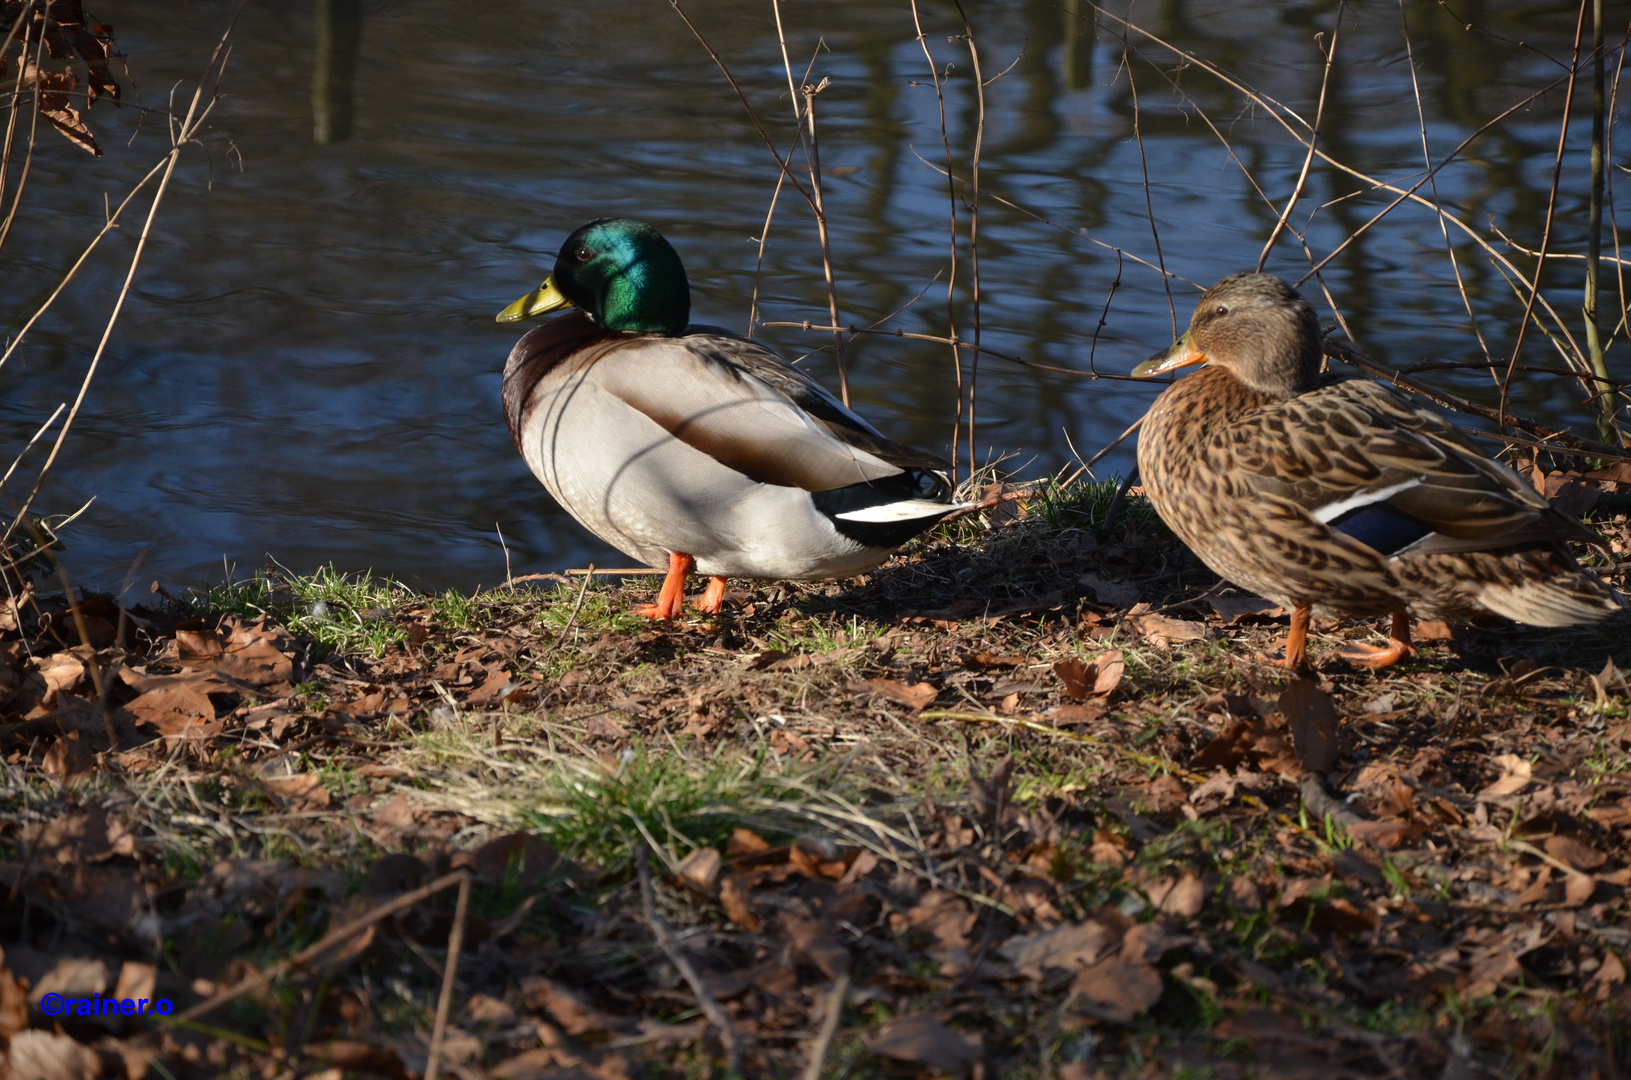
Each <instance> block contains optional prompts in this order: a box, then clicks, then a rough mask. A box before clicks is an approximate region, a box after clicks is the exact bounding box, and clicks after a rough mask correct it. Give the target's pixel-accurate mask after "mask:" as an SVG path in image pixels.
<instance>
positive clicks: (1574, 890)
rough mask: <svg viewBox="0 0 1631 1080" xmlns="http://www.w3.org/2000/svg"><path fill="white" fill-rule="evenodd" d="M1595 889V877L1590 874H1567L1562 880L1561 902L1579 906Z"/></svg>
mask: <svg viewBox="0 0 1631 1080" xmlns="http://www.w3.org/2000/svg"><path fill="white" fill-rule="evenodd" d="M1596 891H1597V879H1596V878H1594V877H1592V876H1591V875H1590V874H1569V875H1568V876H1567V877H1566V878H1564V880H1563V903H1564V904H1566V905H1567V906H1569V907H1579V906H1580V905H1581V904H1584V903H1586V902H1587V901H1589V900H1590V899H1591V897H1592V894H1593V893H1595V892H1596Z"/></svg>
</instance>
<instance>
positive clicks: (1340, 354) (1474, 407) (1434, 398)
mask: <svg viewBox="0 0 1631 1080" xmlns="http://www.w3.org/2000/svg"><path fill="white" fill-rule="evenodd" d="M1325 355H1326V356H1329V357H1331V358H1332V359H1333V360H1341V361H1342V362H1343V363H1345V364H1351V365H1352V366H1354V367H1356V368H1358V369H1359V370H1360V371H1363V372H1364V373H1365V374H1367V375H1371V376H1374V377H1376V378H1378V379H1383V380H1385V381H1387V382H1389V383H1391V384H1393V385H1396V386H1402V387H1404V388H1405V389H1406V390H1409V391H1411V392H1413V393H1417V394H1420V395H1421V396H1422V397H1424V398H1426V399H1427V400H1429V401H1431V402H1433V403H1434V404H1436V405H1439V406H1441V407H1443V408H1446V409H1454V410H1455V411H1456V412H1463V413H1467V414H1468V415H1470V416H1477V417H1480V418H1481V419H1484V420H1489V421H1492V422H1495V423H1498V424H1505V425H1506V426H1508V427H1514V428H1517V429H1518V430H1520V431H1527V432H1530V433H1531V434H1534V435H1537V436H1539V437H1540V438H1541V439H1544V440H1546V441H1547V442H1548V443H1551V444H1552V445H1551V446H1543V447H1542V449H1556V450H1557V452H1559V453H1578V454H1592V455H1594V456H1596V457H1604V458H1612V459H1613V460H1615V461H1631V452H1627V451H1625V450H1623V449H1621V448H1619V447H1615V446H1609V445H1607V444H1605V443H1600V442H1595V441H1593V440H1591V439H1582V438H1580V437H1579V436H1577V435H1574V434H1572V433H1570V432H1567V431H1554V430H1550V429H1548V428H1546V427H1544V426H1542V425H1541V424H1537V423H1535V422H1534V421H1532V420H1525V419H1524V418H1522V417H1521V416H1518V415H1516V414H1513V413H1508V414H1507V415H1506V416H1505V418H1504V419H1503V418H1502V417H1501V415H1500V414H1499V413H1498V412H1497V411H1496V410H1494V409H1491V408H1489V407H1488V406H1485V405H1480V404H1478V403H1477V402H1475V401H1468V400H1467V399H1466V398H1460V397H1456V396H1455V395H1454V394H1448V393H1445V392H1444V391H1442V390H1437V389H1434V388H1433V387H1430V386H1426V385H1423V384H1422V383H1419V382H1417V381H1416V380H1415V379H1412V378H1411V377H1410V376H1409V375H1406V374H1405V373H1404V372H1402V371H1398V370H1396V369H1394V368H1390V367H1388V366H1387V365H1386V364H1382V363H1378V362H1377V361H1375V360H1373V359H1371V358H1370V357H1368V356H1366V355H1365V354H1364V353H1362V352H1360V351H1359V350H1358V349H1352V348H1349V347H1348V346H1346V345H1344V344H1342V343H1341V342H1339V341H1333V340H1331V339H1330V338H1326V339H1325ZM1492 437H1493V436H1492ZM1499 437H1500V438H1502V439H1510V440H1511V441H1513V442H1517V443H1523V444H1524V445H1533V444H1531V443H1528V442H1526V441H1525V440H1522V439H1518V438H1514V437H1513V436H1510V435H1501V436H1499Z"/></svg>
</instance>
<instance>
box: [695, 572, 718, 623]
mask: <svg viewBox="0 0 1631 1080" xmlns="http://www.w3.org/2000/svg"><path fill="white" fill-rule="evenodd" d="M724 604H725V579H724V578H722V577H713V578H709V579H708V588H707V590H706V591H705V592H704V593H703V594H702V599H701V600H698V601H697V605H696V607H697V610H698V611H700V612H702V613H703V614H704V615H717V614H719V609H720V608H721V607H723V606H724Z"/></svg>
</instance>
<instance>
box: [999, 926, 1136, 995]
mask: <svg viewBox="0 0 1631 1080" xmlns="http://www.w3.org/2000/svg"><path fill="white" fill-rule="evenodd" d="M1116 936H1117V935H1116V932H1115V931H1114V930H1112V929H1110V928H1109V927H1107V926H1105V925H1104V924H1103V923H1101V922H1098V921H1097V920H1093V919H1090V920H1088V921H1087V922H1081V923H1065V924H1064V925H1062V926H1056V927H1054V928H1053V929H1052V930H1044V931H1042V932H1041V933H1039V934H1026V935H1023V936H1019V937H1012V938H1009V939H1008V941H1007V943H1006V944H1004V945H1003V946H1002V947H1001V948H999V949H998V950H997V952H998V954H999V955H1001V956H1002V957H1003V958H1004V959H1005V960H1007V961H1008V962H1009V963H1010V964H1012V965H1014V970H1016V971H1018V972H1019V973H1020V974H1021V975H1023V976H1025V977H1026V978H1027V979H1035V980H1036V981H1038V982H1041V981H1042V980H1043V979H1044V978H1045V977H1046V972H1047V971H1048V970H1049V969H1054V970H1057V971H1062V972H1070V971H1074V970H1077V969H1080V968H1085V967H1087V966H1088V965H1090V964H1092V963H1093V962H1094V961H1096V960H1098V959H1099V957H1101V956H1103V955H1104V954H1105V953H1106V952H1108V951H1109V950H1110V949H1111V948H1113V947H1114V946H1115V945H1116Z"/></svg>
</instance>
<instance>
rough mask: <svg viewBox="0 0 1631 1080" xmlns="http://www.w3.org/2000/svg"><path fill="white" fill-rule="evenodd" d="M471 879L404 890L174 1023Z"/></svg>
mask: <svg viewBox="0 0 1631 1080" xmlns="http://www.w3.org/2000/svg"><path fill="white" fill-rule="evenodd" d="M469 880H470V876H469V875H468V874H467V873H465V871H463V870H455V871H454V872H453V873H451V874H444V875H442V876H441V877H439V878H437V879H436V880H435V881H432V882H431V883H430V884H428V885H421V886H420V887H419V888H417V889H415V890H413V891H412V892H407V893H403V894H402V895H401V896H399V897H397V898H396V899H394V900H391V901H388V902H386V903H384V904H381V905H380V906H379V907H377V908H375V909H373V910H372V911H370V912H368V914H366V915H362V916H359V917H358V918H355V919H352V920H351V921H350V922H348V923H346V924H345V925H344V926H341V927H339V928H338V929H335V930H330V931H329V932H328V933H326V934H324V935H323V937H322V939H321V940H319V941H318V942H317V943H316V944H314V945H308V946H306V947H305V948H304V949H301V950H300V951H299V952H298V953H296V954H295V955H294V956H292V957H290V958H289V959H287V960H284V961H281V962H279V963H276V964H273V965H272V966H271V967H269V968H267V969H266V970H265V971H262V972H258V973H256V974H254V975H251V976H249V977H248V978H247V979H245V980H244V981H243V982H241V983H238V984H237V985H236V986H230V987H228V988H227V989H225V990H222V991H220V992H218V993H215V994H212V995H211V996H209V997H208V998H205V999H204V1000H203V1001H200V1002H199V1003H198V1004H197V1005H194V1006H193V1007H192V1008H190V1009H187V1010H186V1011H185V1012H180V1013H177V1014H176V1017H175V1021H174V1022H177V1023H179V1022H182V1021H186V1020H195V1019H197V1018H198V1017H200V1016H203V1015H205V1014H207V1013H210V1012H213V1011H214V1010H216V1009H218V1008H220V1007H221V1006H222V1005H225V1004H226V1003H227V1002H229V1001H236V1000H237V999H238V998H241V997H243V996H244V995H245V994H247V993H250V992H251V991H254V990H259V989H260V988H261V987H263V986H266V985H268V984H269V983H271V982H272V980H274V979H280V978H282V977H283V976H284V975H287V974H288V973H289V972H291V971H293V970H295V969H296V968H299V967H303V966H305V965H306V964H307V963H309V962H310V961H312V960H314V959H316V958H317V957H319V956H321V955H322V954H323V953H325V952H328V951H329V950H330V949H333V948H335V947H336V946H338V945H340V944H342V943H344V942H346V941H349V940H350V939H351V938H354V937H356V936H357V935H358V934H360V933H362V932H363V931H364V930H366V929H368V928H369V927H370V926H373V925H374V924H375V923H377V922H379V921H380V920H382V919H388V918H390V917H391V916H392V915H395V914H396V913H397V912H399V911H402V910H404V909H405V908H410V907H412V906H413V905H415V904H417V903H419V901H421V900H424V899H427V898H428V897H432V896H435V895H436V894H437V893H439V892H441V891H442V890H443V889H446V888H450V887H452V886H454V885H458V884H459V883H460V882H466V883H467V882H469Z"/></svg>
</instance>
